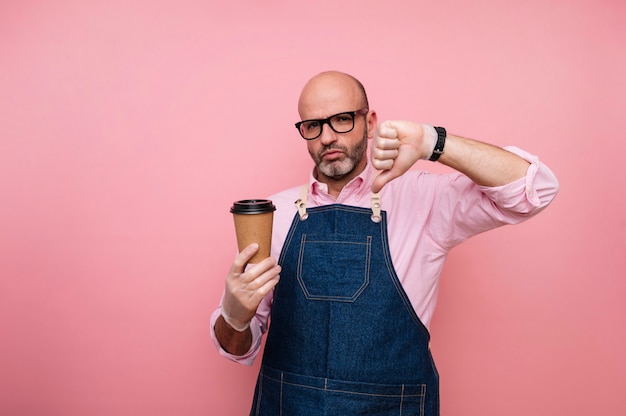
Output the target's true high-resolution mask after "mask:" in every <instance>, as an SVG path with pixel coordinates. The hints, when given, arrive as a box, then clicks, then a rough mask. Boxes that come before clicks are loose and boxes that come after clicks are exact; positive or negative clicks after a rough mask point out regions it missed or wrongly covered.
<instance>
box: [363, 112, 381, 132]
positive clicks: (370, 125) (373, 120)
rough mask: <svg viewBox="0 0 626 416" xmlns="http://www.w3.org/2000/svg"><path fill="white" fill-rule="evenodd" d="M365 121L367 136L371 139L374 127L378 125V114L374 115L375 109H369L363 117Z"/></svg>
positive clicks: (374, 130)
mask: <svg viewBox="0 0 626 416" xmlns="http://www.w3.org/2000/svg"><path fill="white" fill-rule="evenodd" d="M365 122H366V123H367V138H368V139H373V138H374V134H375V133H376V128H377V127H378V116H377V115H376V111H375V110H370V112H369V113H367V116H366V117H365Z"/></svg>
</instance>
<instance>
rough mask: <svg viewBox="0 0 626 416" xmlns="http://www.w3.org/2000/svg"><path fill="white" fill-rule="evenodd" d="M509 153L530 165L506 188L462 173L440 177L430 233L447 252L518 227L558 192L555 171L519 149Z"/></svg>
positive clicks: (546, 204)
mask: <svg viewBox="0 0 626 416" xmlns="http://www.w3.org/2000/svg"><path fill="white" fill-rule="evenodd" d="M506 149H507V150H508V151H510V152H512V153H514V154H516V155H518V156H520V157H522V158H524V159H525V160H527V161H528V162H529V163H530V165H529V167H528V169H527V171H526V175H525V176H524V177H522V178H520V179H518V180H516V181H513V182H511V183H508V184H506V185H501V186H494V187H487V186H479V185H477V184H475V183H474V182H472V181H471V180H470V179H469V178H468V177H467V176H465V175H463V174H461V173H452V174H448V175H440V176H438V177H437V179H436V181H437V182H438V183H437V185H436V188H437V190H438V192H437V193H436V195H435V197H434V202H433V212H432V213H431V214H432V217H431V218H432V221H430V222H429V228H428V229H429V232H430V234H431V236H432V238H433V240H434V241H435V242H437V244H439V245H440V246H441V247H442V248H444V249H445V250H449V249H451V248H452V247H454V246H456V245H458V244H460V243H461V242H463V241H465V240H466V239H468V238H469V237H471V236H473V235H476V234H479V233H482V232H484V231H487V230H490V229H493V228H495V227H499V226H502V225H506V224H518V223H521V222H523V221H526V220H527V219H529V218H532V217H533V216H535V215H536V214H538V213H539V212H541V211H542V210H543V209H545V208H546V207H547V206H548V205H549V204H550V202H552V200H553V199H554V197H555V196H556V194H557V193H558V190H559V182H558V180H557V179H556V176H555V175H554V173H552V171H551V170H550V169H549V168H548V167H547V166H546V165H545V164H543V163H542V162H541V161H539V158H538V157H537V156H534V155H532V154H530V153H528V152H526V151H524V150H521V149H518V148H516V147H507V148H506Z"/></svg>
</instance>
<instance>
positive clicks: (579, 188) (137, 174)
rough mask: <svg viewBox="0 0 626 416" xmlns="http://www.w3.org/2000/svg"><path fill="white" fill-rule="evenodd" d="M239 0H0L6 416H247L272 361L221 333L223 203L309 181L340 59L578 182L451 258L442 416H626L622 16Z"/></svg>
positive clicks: (408, 111)
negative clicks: (325, 92) (524, 219)
mask: <svg viewBox="0 0 626 416" xmlns="http://www.w3.org/2000/svg"><path fill="white" fill-rule="evenodd" d="M225 3H227V2H217V1H213V2H212V1H193V0H176V1H171V2H170V1H165V0H159V1H147V0H146V1H141V0H123V1H110V0H109V1H100V2H98V1H91V2H85V1H78V0H74V1H72V0H55V1H36V0H4V1H2V2H1V3H0V195H1V196H0V198H1V203H0V274H1V280H0V336H1V337H2V338H1V342H0V414H3V415H47V416H51V415H64V416H78V415H91V416H98V415H107V416H108V415H113V414H114V415H133V416H136V415H151V416H154V415H157V416H158V415H168V416H169V415H243V414H246V412H247V408H248V405H249V402H250V398H251V393H252V388H253V384H254V379H255V376H256V368H257V367H256V365H255V366H254V367H253V368H249V367H242V366H238V365H235V364H232V363H230V362H227V361H225V360H223V359H222V358H220V357H219V356H218V355H217V353H216V352H215V350H214V349H213V347H212V345H211V344H210V340H209V333H208V320H209V314H210V312H211V311H212V309H213V308H214V306H215V305H216V303H217V302H218V300H219V296H220V293H221V290H222V280H223V277H224V275H225V273H226V271H227V269H228V267H229V264H230V260H231V258H232V256H233V255H234V252H235V241H234V233H233V228H232V223H231V218H230V214H229V213H228V208H229V206H230V204H231V203H232V201H233V200H235V199H238V198H241V197H253V196H254V197H256V196H265V195H268V194H270V193H272V192H275V191H277V190H280V189H282V188H285V187H287V186H294V185H297V184H300V183H302V182H304V181H306V179H307V174H308V167H309V166H310V163H309V159H308V155H307V153H306V151H305V144H304V142H303V141H302V140H301V139H299V137H298V136H297V134H296V132H295V129H294V128H293V127H292V123H293V122H295V121H297V118H298V116H297V113H296V100H297V96H298V94H299V92H300V87H301V85H302V84H303V82H305V81H306V80H307V79H308V78H309V77H310V76H312V75H314V74H315V73H317V72H319V71H321V70H325V69H340V70H343V71H347V72H350V73H352V74H354V75H356V76H357V77H359V78H360V79H361V80H362V81H363V82H364V83H365V85H366V87H368V90H369V94H370V99H371V103H372V107H373V108H375V109H377V110H378V113H379V116H380V117H381V118H382V119H385V118H411V119H414V120H420V121H424V122H429V123H436V124H441V125H444V126H446V127H447V128H448V129H449V130H450V131H453V132H455V133H459V134H464V135H467V136H470V137H475V138H481V139H484V140H487V141H490V142H493V143H495V144H499V145H508V144H517V145H519V146H520V147H523V148H525V149H528V150H530V151H533V152H536V153H538V154H539V155H540V156H541V157H542V159H543V160H545V161H546V162H547V163H548V164H549V165H550V166H551V167H552V168H553V170H554V171H555V172H556V173H557V175H558V177H559V179H560V181H561V185H562V188H561V193H560V195H559V196H558V198H557V200H556V201H555V203H554V204H553V205H552V206H551V207H550V208H549V209H548V210H547V211H546V212H544V213H543V214H542V215H540V216H539V217H537V218H535V219H533V220H531V221H530V222H528V223H525V224H523V225H520V226H517V227H508V228H503V229H499V230H496V231H493V232H491V233H488V234H484V235H481V236H478V237H476V238H475V239H473V240H471V241H469V242H467V243H466V244H465V245H463V246H461V247H459V248H458V249H456V250H454V251H453V252H452V253H451V255H450V259H449V262H448V263H447V266H446V268H445V270H444V274H443V280H442V287H441V293H440V302H439V308H438V311H437V314H436V316H435V320H434V322H433V325H432V332H433V337H434V340H433V351H434V355H435V359H436V360H437V362H438V364H439V368H440V372H441V377H442V387H441V388H442V395H443V404H442V412H443V415H447V416H454V415H464V416H468V415H480V416H484V415H509V416H515V415H529V414H530V415H552V416H555V415H589V414H592V415H615V416H617V415H623V414H626V400H625V399H624V385H626V358H624V357H625V356H626V354H624V351H626V334H625V331H624V328H626V306H625V305H626V302H625V299H626V281H625V276H626V260H625V258H626V255H625V254H626V252H625V249H624V233H625V232H626V202H625V197H624V184H623V180H624V177H626V164H625V163H624V162H623V158H624V157H623V155H624V154H625V152H626V138H625V137H624V131H626V121H625V117H624V108H625V100H624V96H625V95H626V85H625V81H624V74H625V73H626V62H625V61H626V53H625V51H626V29H624V28H625V27H626V25H625V24H626V6H625V5H624V3H623V2H619V1H609V0H604V1H601V0H600V1H599V0H593V1H592V0H575V1H526V2H502V1H496V0H478V1H473V2H459V1H456V2H455V1H450V0H445V1H439V2H422V1H408V0H406V1H402V0H387V1H384V2H383V1H363V0H361V1H353V0H343V1H341V2H337V1H334V0H333V1H327V0H325V1H316V2H306V3H305V2H292V1H279V0H273V1H272V0H267V1H244V2H231V5H230V6H226V5H224V4H225ZM516 3H520V4H516ZM422 166H423V167H428V168H430V167H431V166H432V165H431V164H427V163H424V164H423V165H422ZM436 169H439V168H438V167H436ZM257 365H258V364H257Z"/></svg>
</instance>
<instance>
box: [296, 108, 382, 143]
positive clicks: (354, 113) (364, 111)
mask: <svg viewBox="0 0 626 416" xmlns="http://www.w3.org/2000/svg"><path fill="white" fill-rule="evenodd" d="M369 111H370V109H369V108H367V107H363V108H361V109H360V110H356V111H343V112H341V113H337V114H333V115H332V116H330V117H328V118H323V119H322V118H312V119H309V120H302V121H298V122H297V123H296V129H298V133H300V136H301V137H302V138H303V139H304V140H315V139H317V138H318V137H320V136H321V135H322V132H323V131H324V124H328V125H329V126H330V128H331V129H332V130H333V131H334V132H335V133H338V134H344V133H350V132H351V131H352V130H354V119H355V117H356V116H362V115H366V114H367V113H368V112H369ZM342 114H349V115H350V116H352V128H351V129H350V130H348V131H337V130H335V128H334V127H333V125H332V124H331V122H330V120H331V119H332V118H334V117H337V116H340V115H342ZM310 121H317V122H318V123H320V133H319V134H318V135H317V136H315V137H311V138H309V139H307V138H306V137H304V136H303V135H302V131H301V130H300V126H301V125H302V123H307V122H310Z"/></svg>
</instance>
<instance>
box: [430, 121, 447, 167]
mask: <svg viewBox="0 0 626 416" xmlns="http://www.w3.org/2000/svg"><path fill="white" fill-rule="evenodd" d="M435 130H436V131H437V144H436V145H435V148H434V149H433V154H432V155H431V156H430V158H428V160H430V161H433V162H435V161H437V159H439V156H441V155H442V154H443V147H444V146H445V145H446V129H444V128H443V127H435Z"/></svg>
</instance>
